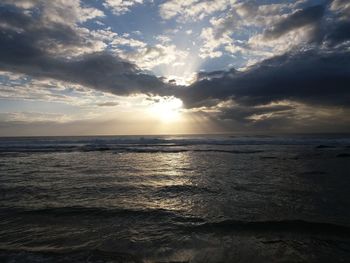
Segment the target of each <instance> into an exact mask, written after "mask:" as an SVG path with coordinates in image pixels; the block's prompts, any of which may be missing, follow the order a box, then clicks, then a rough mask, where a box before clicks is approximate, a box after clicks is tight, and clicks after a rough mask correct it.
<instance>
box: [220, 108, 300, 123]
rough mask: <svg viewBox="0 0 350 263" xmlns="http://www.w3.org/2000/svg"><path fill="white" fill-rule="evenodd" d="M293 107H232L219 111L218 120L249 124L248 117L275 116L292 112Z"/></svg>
mask: <svg viewBox="0 0 350 263" xmlns="http://www.w3.org/2000/svg"><path fill="white" fill-rule="evenodd" d="M293 109H294V107H293V106H290V105H268V106H260V107H245V106H241V105H235V106H232V107H227V108H224V109H222V110H221V114H219V117H220V119H224V120H225V119H233V120H236V121H239V122H250V121H251V120H249V118H250V117H252V116H254V115H262V114H275V115H278V114H280V113H284V112H287V111H288V112H289V111H291V110H293Z"/></svg>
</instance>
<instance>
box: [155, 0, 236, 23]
mask: <svg viewBox="0 0 350 263" xmlns="http://www.w3.org/2000/svg"><path fill="white" fill-rule="evenodd" d="M235 2H236V1H235V0H209V1H200V0H169V1H167V2H165V3H163V4H161V5H160V9H159V13H160V16H161V17H162V18H163V19H171V18H174V17H178V18H180V19H181V20H180V19H179V21H186V20H194V21H196V20H201V19H203V18H204V17H206V16H208V15H210V14H212V13H214V12H217V11H224V10H225V9H227V8H228V7H229V6H231V5H232V4H233V3H235Z"/></svg>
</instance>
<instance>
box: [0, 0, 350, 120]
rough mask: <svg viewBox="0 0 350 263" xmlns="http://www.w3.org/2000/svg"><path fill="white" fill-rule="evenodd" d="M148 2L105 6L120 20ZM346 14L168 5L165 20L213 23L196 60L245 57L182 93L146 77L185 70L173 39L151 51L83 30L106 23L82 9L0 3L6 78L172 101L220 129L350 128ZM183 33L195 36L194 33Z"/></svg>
mask: <svg viewBox="0 0 350 263" xmlns="http://www.w3.org/2000/svg"><path fill="white" fill-rule="evenodd" d="M145 3H146V1H141V0H135V1H127V2H122V1H104V2H103V3H102V4H101V7H103V6H104V7H105V8H111V9H110V10H109V11H111V12H112V13H114V14H115V15H116V16H122V15H123V14H125V13H127V12H129V11H130V12H131V11H132V10H131V8H132V7H133V6H134V5H138V6H139V5H143V4H145ZM349 10H350V9H349V5H348V3H347V1H343V0H334V1H330V2H326V3H318V4H308V1H295V3H292V4H291V3H285V2H281V3H280V4H264V5H262V4H258V2H257V1H227V0H223V1H172V0H170V1H165V2H164V3H162V4H161V5H160V6H159V15H160V19H163V20H165V21H168V20H173V21H175V22H174V23H178V24H181V27H183V28H185V24H186V23H187V22H188V21H191V23H199V22H200V21H202V20H203V19H204V18H207V17H210V16H212V17H210V18H208V20H207V24H205V25H203V26H202V27H201V29H200V30H199V34H198V35H197V37H198V38H199V39H201V40H202V41H203V42H204V43H203V44H202V45H201V46H198V50H197V51H198V57H199V58H198V60H200V59H202V60H206V59H209V62H208V63H210V59H218V58H220V57H222V56H223V54H224V53H228V54H230V55H231V56H232V57H231V59H232V60H235V59H236V60H238V59H237V58H240V59H241V60H243V58H244V57H249V61H248V62H247V63H245V64H243V65H242V68H241V69H236V68H234V67H226V69H225V70H217V71H213V72H204V71H201V72H198V74H197V80H196V81H194V82H193V83H192V84H191V85H189V86H179V85H176V82H175V81H170V82H169V83H166V82H165V81H164V78H162V77H167V76H162V77H156V76H155V75H153V74H152V73H151V72H150V71H145V69H148V70H150V69H153V68H154V67H156V66H159V65H163V66H164V65H165V66H164V67H166V66H169V67H170V66H171V65H174V64H178V66H185V65H186V59H187V58H188V57H189V55H190V54H191V51H190V49H189V48H187V49H185V48H182V49H181V50H180V49H178V48H177V45H175V44H173V43H171V40H172V38H171V37H170V35H169V34H168V35H166V34H164V35H159V36H156V37H154V38H153V39H155V41H154V42H153V43H146V42H145V40H142V39H141V38H140V39H136V38H132V37H131V36H130V34H129V33H127V34H123V35H121V34H117V33H114V32H113V31H112V29H111V28H108V27H105V28H103V29H100V30H96V29H95V28H94V29H91V28H88V27H87V26H86V23H88V22H90V21H92V20H94V19H100V18H103V17H105V16H106V14H105V13H104V12H103V11H101V10H100V9H98V8H95V7H88V6H85V5H83V4H82V3H81V2H80V1H65V0H59V1H34V0H32V1H31V0H26V1H24V0H17V1H7V0H5V1H3V2H2V3H1V4H0V70H1V71H6V72H12V73H18V74H25V75H27V76H30V77H33V78H37V79H41V80H44V79H54V80H58V81H64V82H67V83H74V84H78V85H81V86H84V87H88V88H91V89H94V90H97V91H102V92H109V93H112V94H115V95H122V96H129V95H133V94H147V95H150V96H157V95H160V96H175V97H178V98H181V99H182V100H183V102H184V106H185V107H186V109H187V110H188V111H193V112H197V113H198V112H202V113H205V114H208V115H210V114H211V116H212V117H214V118H216V119H217V120H220V121H226V120H232V121H235V122H240V123H244V124H246V123H252V124H254V125H255V124H256V123H269V124H270V125H273V123H282V122H283V123H286V122H287V123H289V124H292V123H294V124H295V123H296V122H297V120H300V119H303V118H304V117H305V118H306V119H307V120H308V121H310V122H312V121H313V122H314V123H318V122H319V121H321V119H322V118H326V117H327V118H329V114H332V115H336V116H335V117H334V120H338V122H339V123H340V122H344V120H345V121H346V120H348V119H347V118H346V113H348V110H349V108H350V92H349V87H350V13H349ZM188 23H189V22H188ZM184 30H185V29H184ZM254 30H255V32H254ZM175 31H176V30H174V31H173V32H175ZM176 32H177V31H176ZM186 32H190V33H188V34H187V33H186V34H187V35H188V36H189V35H192V34H193V32H192V29H191V30H188V29H187V28H186ZM242 32H243V33H246V35H244V36H243V37H242V36H241V35H239V34H243V33H242ZM247 32H248V33H249V34H248V33H247ZM240 37H241V38H240ZM156 41H159V42H156ZM193 45H194V46H195V43H193ZM121 46H123V47H126V48H123V49H122V48H120V47H121ZM188 63H190V62H188ZM98 105H99V106H105V107H106V106H110V107H111V106H116V105H118V103H115V102H103V103H98ZM310 108H314V109H317V112H314V113H312V111H310ZM327 113H329V114H328V115H327ZM301 116H302V117H303V118H301ZM310 116H311V117H310ZM325 116H326V117H325ZM327 118H326V119H327ZM322 120H323V119H322ZM327 120H328V119H327Z"/></svg>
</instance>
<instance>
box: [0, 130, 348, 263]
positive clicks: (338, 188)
mask: <svg viewBox="0 0 350 263" xmlns="http://www.w3.org/2000/svg"><path fill="white" fill-rule="evenodd" d="M0 197H1V198H0V262H350V137H349V136H346V135H314V136H311V135H308V136H306V135H303V136H302V135H298V136H296V135H294V136H271V137H268V136H228V135H222V136H209V135H208V136H145V137H140V136H119V137H47V138H45V137H37V138H0Z"/></svg>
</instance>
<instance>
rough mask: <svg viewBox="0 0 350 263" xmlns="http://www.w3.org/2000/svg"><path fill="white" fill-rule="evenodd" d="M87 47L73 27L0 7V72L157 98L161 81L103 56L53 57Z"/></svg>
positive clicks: (104, 53) (124, 62)
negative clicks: (61, 49) (67, 49)
mask: <svg viewBox="0 0 350 263" xmlns="http://www.w3.org/2000/svg"><path fill="white" fill-rule="evenodd" d="M86 44H87V43H86V42H85V40H84V39H83V38H82V37H81V36H80V35H79V34H78V32H77V29H76V28H74V27H71V26H68V25H64V24H59V23H44V22H43V21H42V20H41V19H40V14H33V15H26V14H24V13H23V12H22V11H21V10H19V9H16V8H14V7H11V8H10V7H8V6H1V5H0V69H1V70H4V71H11V72H16V73H23V74H27V75H30V76H34V77H39V78H53V79H57V80H62V81H68V82H72V83H78V84H81V85H84V86H88V87H91V88H95V89H98V90H102V91H107V92H111V93H114V94H118V95H129V94H133V93H158V94H161V90H160V89H161V88H162V87H163V86H164V83H163V82H162V81H161V80H159V79H158V78H156V77H155V76H152V75H148V74H144V73H142V72H141V71H140V70H139V69H138V68H137V67H136V66H135V65H133V64H132V63H129V62H127V61H124V60H122V59H119V58H117V57H115V56H112V55H111V54H108V53H106V52H94V53H89V54H83V55H81V56H78V57H74V58H71V57H68V58H67V57H64V56H57V55H56V54H55V47H61V46H63V47H69V46H71V47H81V48H88V46H86Z"/></svg>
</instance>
